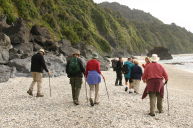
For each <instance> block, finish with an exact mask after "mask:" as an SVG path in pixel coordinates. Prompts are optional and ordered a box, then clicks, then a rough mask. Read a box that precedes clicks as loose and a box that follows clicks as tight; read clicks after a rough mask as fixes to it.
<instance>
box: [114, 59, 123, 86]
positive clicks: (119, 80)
mask: <svg viewBox="0 0 193 128" xmlns="http://www.w3.org/2000/svg"><path fill="white" fill-rule="evenodd" d="M122 68H123V59H122V57H119V60H118V62H117V65H116V74H117V75H116V76H117V78H116V81H115V86H118V83H119V85H120V86H122Z"/></svg>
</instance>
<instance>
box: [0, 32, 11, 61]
mask: <svg viewBox="0 0 193 128" xmlns="http://www.w3.org/2000/svg"><path fill="white" fill-rule="evenodd" d="M11 48H12V45H11V41H10V39H9V37H8V36H7V35H5V34H3V33H0V64H6V63H8V61H9V49H11Z"/></svg>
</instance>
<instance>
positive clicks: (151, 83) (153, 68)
mask: <svg viewBox="0 0 193 128" xmlns="http://www.w3.org/2000/svg"><path fill="white" fill-rule="evenodd" d="M151 60H152V63H149V64H148V65H147V66H146V67H145V71H144V74H143V76H142V79H143V81H144V82H146V83H147V86H146V88H145V90H144V93H143V96H142V99H144V98H145V97H146V96H147V94H149V98H150V113H149V115H150V116H155V104H156V99H157V108H158V111H159V113H162V112H163V107H162V102H163V94H164V83H163V79H165V84H166V83H167V81H168V74H167V73H166V71H165V69H164V68H163V66H162V65H160V64H158V63H157V61H158V60H159V57H158V56H157V55H156V54H153V55H152V57H151Z"/></svg>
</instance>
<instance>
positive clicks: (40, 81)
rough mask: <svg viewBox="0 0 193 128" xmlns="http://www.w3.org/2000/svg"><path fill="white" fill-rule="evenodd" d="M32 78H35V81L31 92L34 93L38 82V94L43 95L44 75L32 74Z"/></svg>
mask: <svg viewBox="0 0 193 128" xmlns="http://www.w3.org/2000/svg"><path fill="white" fill-rule="evenodd" d="M32 78H33V81H32V83H31V85H30V88H29V90H30V91H33V88H34V86H35V84H36V82H37V93H38V94H42V92H41V91H42V73H40V72H32Z"/></svg>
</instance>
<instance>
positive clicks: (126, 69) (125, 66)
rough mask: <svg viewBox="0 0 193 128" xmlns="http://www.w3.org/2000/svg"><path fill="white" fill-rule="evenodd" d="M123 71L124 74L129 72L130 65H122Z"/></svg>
mask: <svg viewBox="0 0 193 128" xmlns="http://www.w3.org/2000/svg"><path fill="white" fill-rule="evenodd" d="M122 72H123V74H127V73H129V67H128V65H127V64H124V65H123V67H122Z"/></svg>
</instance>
